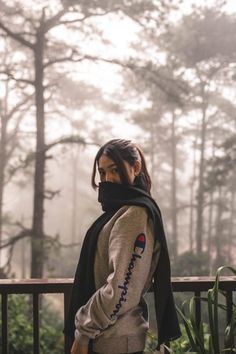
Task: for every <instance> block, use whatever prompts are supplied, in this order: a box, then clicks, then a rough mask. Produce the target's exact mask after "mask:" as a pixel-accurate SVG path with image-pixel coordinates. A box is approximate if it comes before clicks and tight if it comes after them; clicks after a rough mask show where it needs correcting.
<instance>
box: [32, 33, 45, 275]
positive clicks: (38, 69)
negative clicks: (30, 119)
mask: <svg viewBox="0 0 236 354" xmlns="http://www.w3.org/2000/svg"><path fill="white" fill-rule="evenodd" d="M44 41H45V36H44V33H43V31H41V30H40V28H39V29H38V32H37V36H36V45H35V50H34V56H35V59H34V67H35V105H36V127H37V132H36V155H35V176H34V205H33V225H32V239H31V277H32V278H41V277H42V276H43V262H44V244H43V240H44V225H43V214H44V187H45V186H44V179H45V176H44V174H45V162H46V156H45V113H44V87H43V78H44V68H43V54H44V53H43V52H44Z"/></svg>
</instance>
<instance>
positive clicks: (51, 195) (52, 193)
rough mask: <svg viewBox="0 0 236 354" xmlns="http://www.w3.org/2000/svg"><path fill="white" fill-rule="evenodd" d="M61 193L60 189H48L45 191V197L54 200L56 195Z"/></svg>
mask: <svg viewBox="0 0 236 354" xmlns="http://www.w3.org/2000/svg"><path fill="white" fill-rule="evenodd" d="M59 194H60V189H58V190H56V191H50V190H46V191H45V193H44V198H45V199H48V200H52V199H53V198H54V197H55V196H56V195H59Z"/></svg>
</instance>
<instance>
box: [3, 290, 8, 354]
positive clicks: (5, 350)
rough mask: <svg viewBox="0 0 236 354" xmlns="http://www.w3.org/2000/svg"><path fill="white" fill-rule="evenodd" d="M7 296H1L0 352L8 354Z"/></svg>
mask: <svg viewBox="0 0 236 354" xmlns="http://www.w3.org/2000/svg"><path fill="white" fill-rule="evenodd" d="M7 295H8V294H5V293H3V294H2V352H3V353H4V354H8V318H7V317H8V316H7V303H8V296H7Z"/></svg>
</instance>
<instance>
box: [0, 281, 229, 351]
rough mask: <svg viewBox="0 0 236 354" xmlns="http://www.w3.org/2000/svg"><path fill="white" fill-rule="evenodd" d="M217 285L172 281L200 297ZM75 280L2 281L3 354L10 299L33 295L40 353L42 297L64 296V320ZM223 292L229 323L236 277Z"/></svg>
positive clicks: (222, 286)
mask: <svg viewBox="0 0 236 354" xmlns="http://www.w3.org/2000/svg"><path fill="white" fill-rule="evenodd" d="M213 284H214V278H213V277H189V278H172V286H173V291H174V292H191V293H194V295H195V296H197V297H200V296H201V293H202V292H205V291H207V290H208V289H211V288H212V287H213ZM71 287H72V279H28V280H16V279H14V280H5V279H0V294H1V297H2V299H1V300H2V301H1V306H2V309H1V316H2V353H3V354H8V331H9V330H10V329H9V328H8V295H9V294H31V295H32V303H33V353H34V354H39V353H40V349H39V348H40V345H39V344H40V343H39V327H40V326H39V295H40V294H58V293H59V294H63V295H64V317H65V316H66V315H67V312H68V306H69V299H70V292H71ZM220 289H222V290H224V291H225V292H226V305H227V315H226V321H229V320H230V318H231V315H232V306H233V302H232V300H233V292H234V291H236V277H233V276H228V277H227V276H224V277H221V280H220ZM195 314H196V319H197V322H198V323H200V321H201V302H200V301H197V302H196V307H195ZM70 346H71V341H70V339H69V338H67V337H66V336H65V341H64V353H65V354H69V353H70Z"/></svg>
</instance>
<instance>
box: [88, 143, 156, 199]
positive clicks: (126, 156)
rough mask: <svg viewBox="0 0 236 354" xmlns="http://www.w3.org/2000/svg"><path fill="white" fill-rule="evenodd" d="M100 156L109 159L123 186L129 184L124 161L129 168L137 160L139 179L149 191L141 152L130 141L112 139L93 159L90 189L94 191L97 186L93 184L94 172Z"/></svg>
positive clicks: (148, 178) (147, 177)
mask: <svg viewBox="0 0 236 354" xmlns="http://www.w3.org/2000/svg"><path fill="white" fill-rule="evenodd" d="M102 155H106V156H107V157H109V158H110V159H111V160H112V161H114V163H115V164H116V166H117V169H118V172H119V175H120V179H121V182H122V183H123V184H130V181H129V177H128V173H127V170H126V167H125V164H124V161H126V162H128V163H129V164H130V166H134V164H135V162H136V161H137V160H139V161H140V162H141V171H140V177H142V180H143V181H144V183H145V187H146V189H147V191H148V192H149V193H150V190H151V178H150V176H149V173H148V171H147V165H146V161H145V158H144V155H143V152H142V150H141V149H140V148H139V147H138V146H137V145H135V144H134V143H132V142H131V140H125V139H113V140H110V141H108V142H107V143H106V144H104V145H103V146H102V147H101V148H100V149H99V150H98V152H97V155H96V156H95V159H94V164H93V172H92V179H91V182H92V187H93V188H94V189H96V188H97V187H98V185H97V184H96V182H95V177H96V170H97V166H98V162H99V159H100V157H101V156H102Z"/></svg>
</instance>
